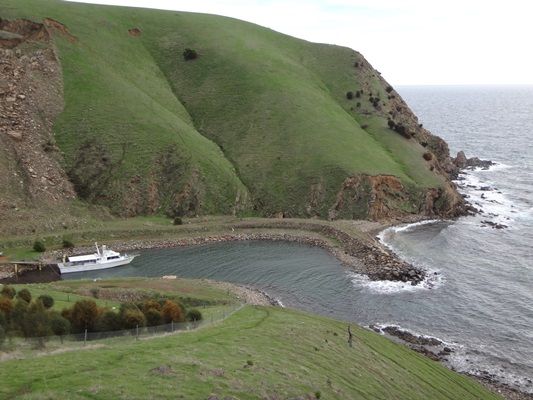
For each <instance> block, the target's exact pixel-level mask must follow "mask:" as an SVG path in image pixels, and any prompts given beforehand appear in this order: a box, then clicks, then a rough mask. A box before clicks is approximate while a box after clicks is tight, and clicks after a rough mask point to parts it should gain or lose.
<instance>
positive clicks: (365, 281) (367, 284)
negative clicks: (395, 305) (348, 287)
mask: <svg viewBox="0 0 533 400" xmlns="http://www.w3.org/2000/svg"><path fill="white" fill-rule="evenodd" d="M346 273H347V274H348V277H349V278H350V280H351V282H352V284H353V285H354V286H355V287H363V288H364V289H366V290H369V291H370V292H373V293H377V294H385V295H390V294H397V293H406V292H418V291H421V290H429V289H433V288H436V287H438V286H440V285H441V284H442V282H443V277H442V275H441V274H440V273H438V272H437V271H430V272H427V276H426V278H425V279H424V280H423V281H422V282H420V283H419V284H418V285H411V282H402V281H387V280H380V281H373V280H371V279H370V278H369V277H368V276H366V275H362V274H358V273H355V272H352V271H347V272H346Z"/></svg>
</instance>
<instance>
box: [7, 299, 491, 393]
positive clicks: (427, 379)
mask: <svg viewBox="0 0 533 400" xmlns="http://www.w3.org/2000/svg"><path fill="white" fill-rule="evenodd" d="M353 329H354V336H355V345H354V347H353V348H349V347H348V345H347V343H346V324H344V323H341V322H338V321H333V320H330V319H326V318H322V317H316V316H311V315H308V314H304V313H301V312H297V311H293V310H286V309H277V308H265V307H246V308H245V309H243V310H241V311H239V312H237V313H236V314H233V315H232V316H231V317H230V318H228V319H227V320H225V321H224V322H223V323H221V324H220V325H217V326H213V327H209V328H205V329H201V330H199V331H196V332H190V333H182V334H178V335H174V336H169V337H165V338H157V339H152V340H146V341H140V342H137V343H134V344H132V343H131V342H130V343H118V344H117V343H116V342H115V343H114V344H109V345H107V346H104V348H100V349H95V350H86V351H77V352H67V353H63V354H55V355H48V356H43V357H38V358H33V359H24V360H14V361H6V362H3V363H2V365H1V371H2V380H1V382H0V396H1V397H3V398H24V399H43V398H66V397H68V398H70V399H81V398H98V399H116V398H128V399H146V398H172V399H175V398H191V399H206V398H207V397H208V396H209V395H210V394H211V393H214V394H216V395H218V396H219V397H220V398H222V397H223V396H228V395H231V396H236V397H237V398H239V399H254V398H291V397H296V396H303V395H310V396H311V398H312V397H314V395H315V393H316V392H320V394H321V397H322V398H326V399H348V398H349V399H465V400H466V399H493V398H494V399H496V398H497V397H496V396H494V395H491V394H490V393H488V392H487V391H486V390H485V389H483V388H481V387H480V386H479V385H478V384H477V383H475V382H474V381H473V380H471V379H469V378H466V377H464V376H461V375H459V374H456V373H454V372H452V371H450V370H448V369H446V368H445V367H443V366H442V365H440V364H438V363H436V362H433V361H431V360H429V359H427V358H425V357H423V356H420V355H418V354H416V353H414V352H413V351H411V350H409V349H407V348H406V347H404V346H400V345H397V344H394V343H393V342H391V341H389V340H387V339H385V338H383V337H381V336H379V335H377V334H375V333H373V332H370V331H366V330H363V329H360V328H353ZM335 333H336V335H335ZM248 360H251V361H252V362H253V365H252V366H248V365H247V361H248ZM160 366H169V367H170V368H171V369H172V370H171V372H170V373H168V374H159V373H157V372H153V371H152V369H154V368H157V367H160ZM28 371H31V373H28Z"/></svg>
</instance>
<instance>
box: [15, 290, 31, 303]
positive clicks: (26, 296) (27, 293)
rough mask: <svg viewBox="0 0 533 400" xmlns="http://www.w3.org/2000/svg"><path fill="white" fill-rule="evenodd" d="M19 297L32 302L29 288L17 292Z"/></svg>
mask: <svg viewBox="0 0 533 400" xmlns="http://www.w3.org/2000/svg"><path fill="white" fill-rule="evenodd" d="M17 299H19V300H24V301H25V302H26V303H30V302H31V293H30V291H29V290H28V289H21V290H19V292H18V293H17Z"/></svg>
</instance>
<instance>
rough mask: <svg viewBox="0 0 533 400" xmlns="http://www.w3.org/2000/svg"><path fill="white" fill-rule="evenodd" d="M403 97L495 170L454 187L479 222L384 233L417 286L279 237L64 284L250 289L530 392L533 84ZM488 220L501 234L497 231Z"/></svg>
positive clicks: (148, 256)
mask: <svg viewBox="0 0 533 400" xmlns="http://www.w3.org/2000/svg"><path fill="white" fill-rule="evenodd" d="M399 92H400V93H401V94H402V96H404V98H405V99H406V101H407V102H408V103H409V104H410V106H411V107H412V108H413V109H414V111H415V112H416V113H417V115H418V116H419V117H420V121H421V122H422V123H423V124H424V125H425V126H426V127H427V128H429V129H430V130H431V131H433V132H434V133H437V134H439V135H440V136H442V137H443V138H444V139H446V141H447V142H448V143H449V144H450V148H451V149H452V151H454V152H456V151H458V150H465V152H466V154H467V156H479V157H480V158H487V159H491V160H493V161H495V162H497V163H498V165H496V166H495V167H492V168H491V169H489V170H487V171H471V172H468V174H466V175H464V176H463V177H462V178H463V180H461V181H459V182H458V184H460V185H461V186H462V188H461V190H462V191H463V193H465V194H466V195H468V196H469V199H470V200H471V201H472V203H473V204H474V205H475V206H476V207H477V208H481V209H482V210H483V214H482V215H478V216H475V217H465V218H461V219H459V220H456V221H429V222H424V223H420V224H414V225H408V226H401V227H395V228H391V229H388V230H386V231H384V232H382V233H381V234H380V238H381V240H382V241H383V242H384V243H385V244H386V245H387V246H389V247H390V248H392V249H393V250H394V251H395V252H397V253H398V254H399V255H400V256H401V257H403V258H405V259H407V260H408V261H410V262H412V263H413V264H416V265H419V266H421V267H422V268H425V269H426V270H428V271H429V276H430V278H429V279H428V280H427V281H426V282H424V284H423V285H421V286H417V287H413V286H411V285H406V284H404V283H398V282H371V281H369V280H368V279H366V278H365V277H363V276H361V275H357V274H355V273H353V272H351V271H349V270H347V269H346V268H344V267H343V266H342V265H340V263H339V262H338V261H337V260H336V259H335V258H334V257H332V256H331V255H330V254H328V253H327V252H325V251H324V250H322V249H319V248H312V247H309V246H305V245H300V244H296V243H285V242H237V243H221V244H211V245H206V246H197V247H190V248H175V249H164V250H149V251H144V252H143V253H142V255H141V257H138V258H137V259H135V260H134V262H133V263H132V264H131V265H129V266H125V267H121V268H116V269H110V270H105V271H95V272H90V273H85V274H71V275H70V276H68V275H67V277H69V278H74V279H76V278H80V277H86V278H98V277H113V276H161V275H169V274H176V275H180V276H186V277H195V278H202V277H204V278H211V279H218V280H226V281H230V282H236V283H243V284H250V285H254V286H256V287H259V288H262V289H264V290H266V291H267V292H269V293H270V294H272V295H274V296H276V297H277V298H278V299H279V300H281V302H282V303H283V304H285V305H287V306H291V307H297V308H302V309H305V310H308V311H312V312H317V313H320V314H324V315H328V316H331V317H335V318H340V319H344V320H347V321H354V322H357V323H360V324H362V325H369V324H378V325H399V326H401V327H402V328H404V329H407V330H410V331H412V332H413V333H417V334H423V335H430V336H435V337H438V338H440V339H441V340H443V341H445V342H446V343H447V344H449V345H450V346H451V347H452V348H453V349H454V353H453V354H452V356H451V357H450V359H449V361H448V363H449V365H450V366H451V367H453V368H455V369H457V370H459V371H464V372H470V373H473V374H491V375H492V376H493V378H494V379H496V380H499V381H501V382H504V383H507V384H509V385H511V386H514V387H517V388H520V389H522V390H524V391H528V392H533V383H532V382H531V381H532V380H533V248H532V246H533V145H532V142H533V87H401V88H399ZM485 186H488V187H490V188H491V190H488V191H487V190H481V187H485ZM486 220H488V221H493V222H498V223H501V224H504V225H506V226H508V227H507V228H506V229H502V230H498V229H493V228H491V227H490V226H486V224H482V221H486Z"/></svg>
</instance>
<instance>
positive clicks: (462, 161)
mask: <svg viewBox="0 0 533 400" xmlns="http://www.w3.org/2000/svg"><path fill="white" fill-rule="evenodd" d="M453 163H454V165H455V166H456V167H457V168H458V169H474V168H481V169H488V168H489V167H491V166H492V165H494V162H492V161H490V160H481V159H479V158H478V157H472V158H466V155H465V153H464V151H462V150H461V151H459V152H458V153H457V156H456V157H455V158H454V159H453Z"/></svg>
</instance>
